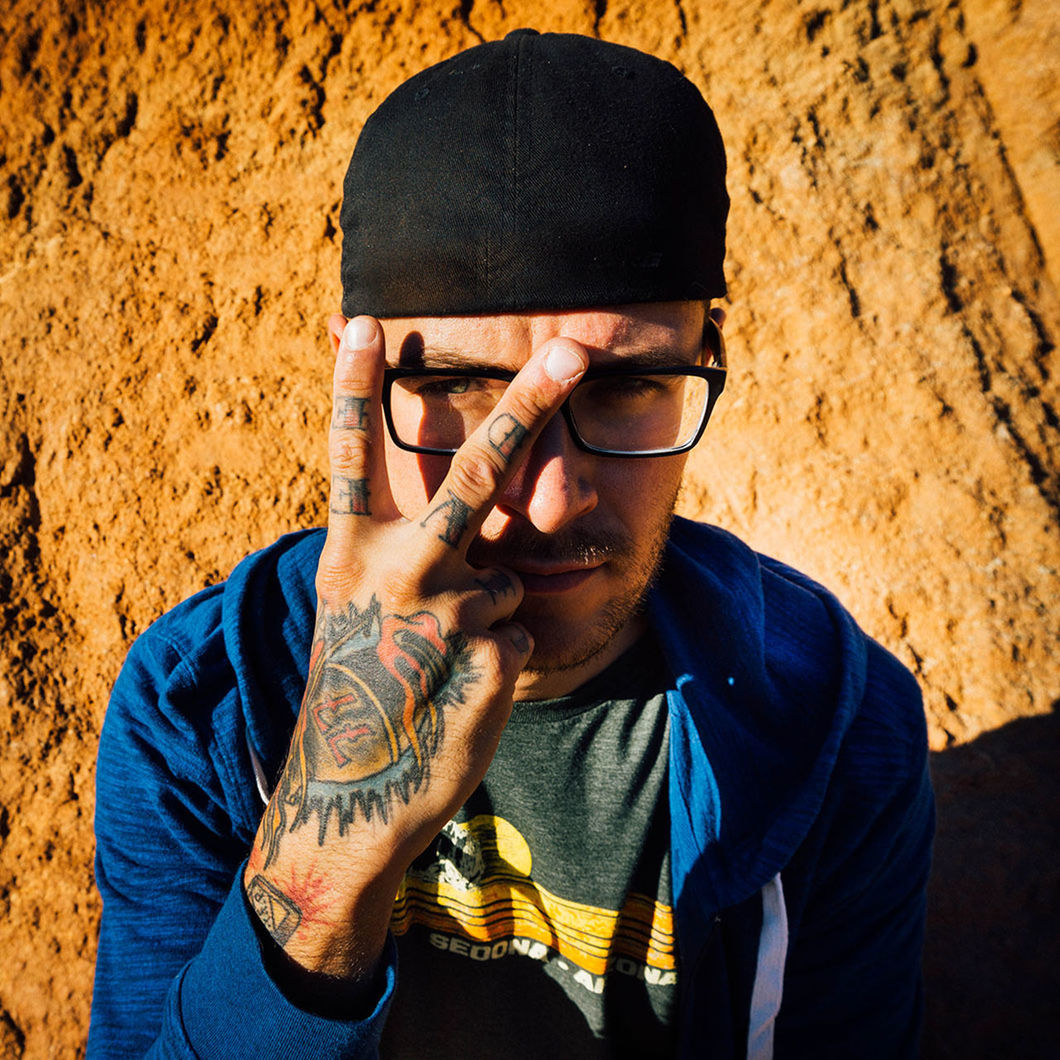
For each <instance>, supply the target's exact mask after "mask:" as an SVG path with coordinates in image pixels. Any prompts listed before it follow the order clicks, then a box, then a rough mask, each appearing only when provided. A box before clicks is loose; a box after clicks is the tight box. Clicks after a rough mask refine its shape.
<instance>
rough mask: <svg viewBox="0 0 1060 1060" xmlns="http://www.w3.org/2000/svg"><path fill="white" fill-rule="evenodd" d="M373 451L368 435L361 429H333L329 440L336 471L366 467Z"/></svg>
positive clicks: (330, 455)
mask: <svg viewBox="0 0 1060 1060" xmlns="http://www.w3.org/2000/svg"><path fill="white" fill-rule="evenodd" d="M371 451H372V445H371V442H370V441H369V439H368V436H367V435H366V434H363V433H361V432H360V431H333V432H332V435H331V438H330V440H329V442H328V456H329V459H330V461H331V466H332V468H334V469H335V470H336V471H347V470H351V469H357V468H362V467H364V466H365V464H366V463H367V462H368V459H369V457H370V456H371Z"/></svg>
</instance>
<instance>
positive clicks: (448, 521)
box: [420, 490, 471, 548]
mask: <svg viewBox="0 0 1060 1060" xmlns="http://www.w3.org/2000/svg"><path fill="white" fill-rule="evenodd" d="M446 492H447V493H448V494H449V499H448V500H445V501H442V503H441V504H439V505H438V507H437V508H434V509H432V510H431V511H429V512H428V513H427V514H426V515H425V516H424V519H423V522H422V523H420V526H426V525H427V524H428V523H429V522H430V521H431V520H432V519H433V518H434V517H435V516H436V515H440V516H442V517H443V518H444V519H445V529H444V530H442V532H441V533H440V534H439V535H438V540H439V541H444V542H445V543H446V544H447V545H450V546H451V547H453V548H456V546H457V545H459V544H460V539H461V538H462V537H463V536H464V531H465V530H466V529H467V523H468V516H469V515H470V514H471V505H470V504H467V503H465V502H464V501H462V500H461V499H460V498H459V497H458V496H457V495H456V494H455V493H454V492H453V491H452V490H446Z"/></svg>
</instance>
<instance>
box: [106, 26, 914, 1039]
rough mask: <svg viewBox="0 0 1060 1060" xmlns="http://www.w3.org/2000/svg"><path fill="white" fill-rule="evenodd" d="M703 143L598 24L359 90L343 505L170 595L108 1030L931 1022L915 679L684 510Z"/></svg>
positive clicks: (552, 1030) (121, 732)
mask: <svg viewBox="0 0 1060 1060" xmlns="http://www.w3.org/2000/svg"><path fill="white" fill-rule="evenodd" d="M724 168H725V167H724V154H723V150H722V146H721V141H720V137H719V135H718V132H717V128H716V126H715V124H714V120H713V116H712V115H711V113H710V110H709V109H708V108H707V106H706V104H705V103H704V102H703V100H702V98H701V97H700V95H699V93H698V91H697V90H696V89H695V88H693V86H692V85H691V84H690V83H689V82H688V81H686V80H685V79H684V78H683V77H682V76H681V75H680V74H679V73H678V72H677V71H676V70H675V69H674V68H673V67H671V66H670V65H669V64H666V63H662V62H660V61H658V60H656V59H653V58H650V57H648V56H645V55H642V54H640V53H637V52H634V51H631V50H629V49H626V48H621V47H618V46H615V45H609V44H604V43H601V42H599V41H595V40H590V39H587V38H581V37H573V36H560V35H543V36H538V35H536V34H534V33H532V32H529V31H521V32H519V33H516V34H512V35H510V36H509V37H507V38H506V39H505V40H504V41H501V42H494V43H491V44H486V45H482V46H480V47H477V48H473V49H471V50H469V51H467V52H465V53H463V54H461V55H459V56H457V57H455V58H454V59H451V60H449V61H448V62H446V63H442V64H440V65H438V66H436V67H432V68H431V69H429V70H427V71H424V72H423V73H421V74H419V75H417V76H416V77H414V78H412V79H411V80H410V81H409V82H407V83H406V84H405V85H403V86H401V87H400V88H399V89H398V90H397V91H396V92H395V93H394V94H393V95H392V96H391V97H390V98H389V99H388V100H387V101H385V102H384V103H383V105H382V106H381V107H380V108H379V110H378V111H377V112H376V113H375V114H374V115H373V116H372V118H371V119H370V120H369V122H368V123H367V125H366V126H365V129H364V131H363V133H362V135H361V137H360V139H359V142H358V146H357V149H356V151H355V153H354V157H353V160H352V162H351V164H350V169H349V172H348V174H347V178H346V187H345V201H344V206H343V214H342V225H343V232H344V242H343V266H342V278H343V313H344V315H342V316H336V317H333V318H332V320H331V322H330V334H331V339H332V344H333V348H334V351H335V354H336V360H335V371H334V381H333V388H334V394H333V398H334V401H333V415H332V420H331V427H330V443H329V445H330V462H331V473H332V477H331V493H330V507H329V518H328V528H327V533H326V536H325V535H324V534H323V533H322V532H320V531H309V532H304V533H301V534H294V535H290V536H289V537H286V538H284V539H283V540H281V541H280V542H278V543H277V544H276V545H275V546H273V547H272V548H270V549H266V550H265V551H264V552H262V553H259V554H257V555H255V556H252V557H250V558H249V559H247V560H246V561H244V563H242V564H241V565H240V566H239V567H238V568H237V569H236V570H235V572H234V573H233V575H232V576H231V578H230V579H229V581H228V582H227V583H226V584H225V585H224V586H218V587H215V588H213V589H209V590H206V591H205V592H204V593H201V594H199V595H198V596H196V597H194V598H193V599H192V600H190V601H187V602H186V603H185V604H183V605H181V606H180V607H178V608H177V609H176V610H175V611H173V612H171V613H170V614H169V615H167V616H164V617H163V618H162V619H161V620H160V621H159V622H158V623H156V624H155V625H154V626H153V627H152V628H151V630H149V631H148V632H147V633H146V634H145V635H144V636H143V637H142V638H141V639H140V640H139V641H138V642H137V644H136V645H135V646H134V648H133V651H132V652H131V654H130V657H129V660H128V662H127V664H126V666H125V668H124V670H123V672H122V675H121V678H120V679H119V682H118V684H117V686H116V688H115V692H114V698H113V700H112V704H111V708H110V711H109V713H108V717H107V722H106V725H105V727H104V734H103V738H102V742H101V747H100V762H99V781H98V797H97V803H98V809H97V834H98V850H99V853H98V859H97V877H98V880H99V886H100V889H101V891H102V893H103V896H104V912H103V926H102V933H101V939H100V949H99V960H98V967H97V978H96V994H95V999H94V1012H93V1026H92V1034H91V1037H90V1052H91V1053H93V1054H94V1055H98V1056H113V1055H125V1054H131V1055H136V1054H140V1053H143V1052H144V1051H145V1050H148V1051H150V1050H153V1051H151V1055H156V1056H167V1057H168V1056H182V1057H183V1056H197V1057H214V1056H218V1057H236V1056H247V1057H266V1056H274V1055H275V1056H287V1057H290V1056H296V1057H297V1056H306V1057H339V1056H342V1057H346V1056H349V1057H359V1056H368V1055H373V1054H374V1052H375V1051H376V1050H377V1049H380V1050H381V1052H382V1053H383V1055H387V1056H414V1057H441V1056H451V1057H487V1056H496V1057H506V1058H508V1057H540V1056H546V1055H553V1056H572V1057H575V1056H576V1057H589V1056H609V1055H629V1056H651V1057H656V1056H658V1057H662V1056H712V1057H714V1056H718V1057H729V1056H739V1057H743V1056H752V1057H764V1056H772V1055H776V1056H812V1057H824V1056H837V1057H838V1056H842V1057H849V1056H858V1057H864V1056H880V1057H893V1056H905V1055H910V1054H911V1053H913V1052H914V1051H915V1048H916V1036H917V1029H918V1023H919V1016H920V995H919V979H918V964H919V948H920V943H921V936H922V930H923V914H924V894H923V892H924V885H925V877H926V873H927V862H928V856H929V847H930V836H931V827H932V805H931V795H930V789H929V786H928V783H927V779H926V772H925V759H926V746H925V734H924V720H923V715H922V711H921V708H920V701H919V694H918V691H917V689H916V686H915V683H914V682H913V680H912V678H911V677H910V676H909V675H908V673H907V672H906V671H905V670H903V669H902V668H901V667H900V666H899V664H898V663H897V662H896V661H895V660H894V659H893V658H891V657H890V656H889V655H887V654H886V653H885V652H884V651H883V650H882V649H881V648H880V647H878V646H877V645H876V644H874V643H873V642H872V641H870V640H869V639H868V638H866V637H865V636H864V634H862V633H861V632H860V631H859V630H858V629H857V628H856V626H855V625H854V624H853V622H852V620H851V619H850V618H849V616H847V615H846V613H845V612H844V611H843V610H842V609H841V608H840V607H839V605H838V604H837V603H836V602H835V601H834V599H833V598H832V597H831V596H829V595H828V594H827V593H826V592H825V591H824V590H823V589H821V588H820V587H818V586H816V585H814V584H813V583H811V582H809V581H808V580H807V579H805V578H803V577H802V576H800V575H798V574H797V573H795V572H793V571H791V570H789V569H787V568H785V567H783V566H782V565H780V564H778V563H776V562H775V561H771V560H768V559H765V558H762V557H758V556H756V555H754V554H753V553H752V552H750V551H749V550H748V549H747V548H746V547H745V546H743V545H742V544H740V543H739V542H738V541H736V540H735V539H733V538H732V537H730V536H729V535H727V534H725V533H723V532H721V531H719V530H716V529H713V528H709V527H703V526H696V525H694V524H691V523H687V522H684V521H681V520H677V521H673V522H672V511H673V506H674V502H675V499H676V495H677V491H678V487H679V483H680V478H681V473H682V469H683V465H684V460H685V455H686V454H687V452H688V450H689V449H690V448H691V446H692V445H694V444H695V443H696V441H697V440H698V438H699V436H700V434H701V433H702V430H703V429H704V427H705V425H706V421H707V418H708V417H709V415H710V412H711V410H712V408H713V405H714V401H715V400H716V399H717V396H718V394H719V393H720V391H721V388H722V386H723V384H724V378H725V369H724V353H723V349H722V345H721V335H720V325H721V323H722V321H723V314H722V313H721V312H720V311H719V310H716V309H713V310H712V309H711V308H710V305H709V300H710V298H712V297H716V296H719V295H721V294H723V293H724V281H723V278H722V259H723V256H724V228H725V217H726V213H727V209H728V198H727V195H726V193H725V188H724ZM266 802H267V805H266V806H265V809H264V814H263V815H262V805H263V804H264V803H266Z"/></svg>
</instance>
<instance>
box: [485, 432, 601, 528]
mask: <svg viewBox="0 0 1060 1060" xmlns="http://www.w3.org/2000/svg"><path fill="white" fill-rule="evenodd" d="M596 460H597V457H594V456H593V455H592V454H591V453H586V452H583V451H582V450H581V449H579V448H578V447H577V446H576V445H575V444H574V439H573V438H572V437H571V435H570V431H569V430H568V428H567V423H566V421H565V420H564V418H563V416H562V415H558V414H557V415H555V416H553V417H552V419H551V420H550V421H549V422H548V423H547V424H546V426H545V429H544V430H543V431H542V432H541V434H540V435H538V438H537V441H536V442H535V443H534V447H533V449H531V450H530V454H529V456H528V457H527V459H526V461H525V462H524V463H523V464H522V465H521V467H520V468H519V470H518V472H516V474H515V477H514V478H513V479H512V480H511V482H509V483H508V487H507V489H505V491H504V493H503V494H502V496H501V499H500V501H499V503H498V504H497V508H498V509H499V510H500V511H501V512H502V513H503V514H504V515H506V516H508V518H516V519H523V520H525V521H527V522H528V523H530V524H531V525H532V526H533V527H534V529H536V530H537V531H538V532H539V533H542V534H554V533H556V532H557V531H559V530H562V529H563V528H564V527H565V526H568V525H570V524H571V523H573V522H574V521H575V520H577V519H579V518H580V517H581V516H583V515H586V514H587V513H588V512H591V511H592V510H593V509H594V508H595V507H596V504H597V500H598V498H597V494H596V489H595V487H594V486H593V484H592V468H593V464H594V463H595V462H596Z"/></svg>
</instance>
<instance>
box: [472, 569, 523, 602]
mask: <svg viewBox="0 0 1060 1060" xmlns="http://www.w3.org/2000/svg"><path fill="white" fill-rule="evenodd" d="M475 584H476V585H477V586H479V588H481V589H485V590H486V592H488V593H489V594H490V603H491V604H495V603H496V602H497V597H499V596H507V595H508V594H509V593H510V592H511V591H512V589H513V588H514V587H513V586H512V580H511V578H509V577H508V575H507V574H502V573H501V571H499V570H495V571H492V572H491V573H490V574H489V576H488V577H485V578H476V579H475Z"/></svg>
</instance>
